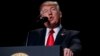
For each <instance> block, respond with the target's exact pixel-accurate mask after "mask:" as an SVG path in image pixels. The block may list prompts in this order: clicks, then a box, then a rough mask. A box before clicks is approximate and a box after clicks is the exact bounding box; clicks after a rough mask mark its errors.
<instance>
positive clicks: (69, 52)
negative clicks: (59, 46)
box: [64, 48, 73, 56]
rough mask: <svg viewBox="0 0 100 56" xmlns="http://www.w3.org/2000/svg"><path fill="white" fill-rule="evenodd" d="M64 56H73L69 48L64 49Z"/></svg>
mask: <svg viewBox="0 0 100 56" xmlns="http://www.w3.org/2000/svg"><path fill="white" fill-rule="evenodd" d="M64 56H73V52H72V51H71V50H70V49H69V48H64Z"/></svg>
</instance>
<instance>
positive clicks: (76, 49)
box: [69, 31, 82, 56]
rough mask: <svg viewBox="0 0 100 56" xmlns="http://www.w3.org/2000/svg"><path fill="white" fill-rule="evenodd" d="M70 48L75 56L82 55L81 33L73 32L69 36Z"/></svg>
mask: <svg viewBox="0 0 100 56" xmlns="http://www.w3.org/2000/svg"><path fill="white" fill-rule="evenodd" d="M69 37H70V40H69V48H70V49H71V50H72V51H73V53H74V55H75V56H80V55H81V49H82V46H81V41H80V32H79V31H73V32H71V33H70V35H69Z"/></svg>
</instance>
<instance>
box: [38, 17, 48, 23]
mask: <svg viewBox="0 0 100 56" xmlns="http://www.w3.org/2000/svg"><path fill="white" fill-rule="evenodd" d="M47 21H48V17H41V18H40V19H39V20H38V21H37V23H45V22H47Z"/></svg>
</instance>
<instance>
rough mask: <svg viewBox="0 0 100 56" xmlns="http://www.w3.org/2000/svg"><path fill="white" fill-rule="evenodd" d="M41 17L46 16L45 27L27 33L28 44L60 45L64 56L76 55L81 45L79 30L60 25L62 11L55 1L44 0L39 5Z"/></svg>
mask: <svg viewBox="0 0 100 56" xmlns="http://www.w3.org/2000/svg"><path fill="white" fill-rule="evenodd" d="M40 15H41V17H47V18H48V21H47V22H45V23H44V26H45V27H46V28H41V29H36V30H33V31H31V32H29V34H28V43H27V45H28V46H32V45H33V46H36V45H45V46H54V45H60V46H61V47H63V51H64V56H78V54H80V53H79V52H80V50H81V45H80V40H79V31H74V30H66V29H64V28H63V27H62V25H61V17H62V12H61V11H60V8H59V5H58V3H57V2H56V1H46V2H44V3H43V4H42V5H41V6H40Z"/></svg>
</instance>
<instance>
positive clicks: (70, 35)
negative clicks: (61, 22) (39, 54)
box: [27, 28, 81, 56]
mask: <svg viewBox="0 0 100 56" xmlns="http://www.w3.org/2000/svg"><path fill="white" fill-rule="evenodd" d="M79 33H80V32H79V31H74V30H66V29H64V28H62V29H61V30H60V31H59V33H58V35H57V38H56V40H55V43H54V44H55V45H60V46H61V47H62V48H70V49H71V50H72V51H73V52H74V54H75V56H79V55H78V54H80V53H79V52H80V50H81V44H80V38H79V37H80V34H79ZM45 34H46V28H41V29H36V30H32V31H30V32H29V34H28V43H27V45H28V46H39V45H44V43H45Z"/></svg>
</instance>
